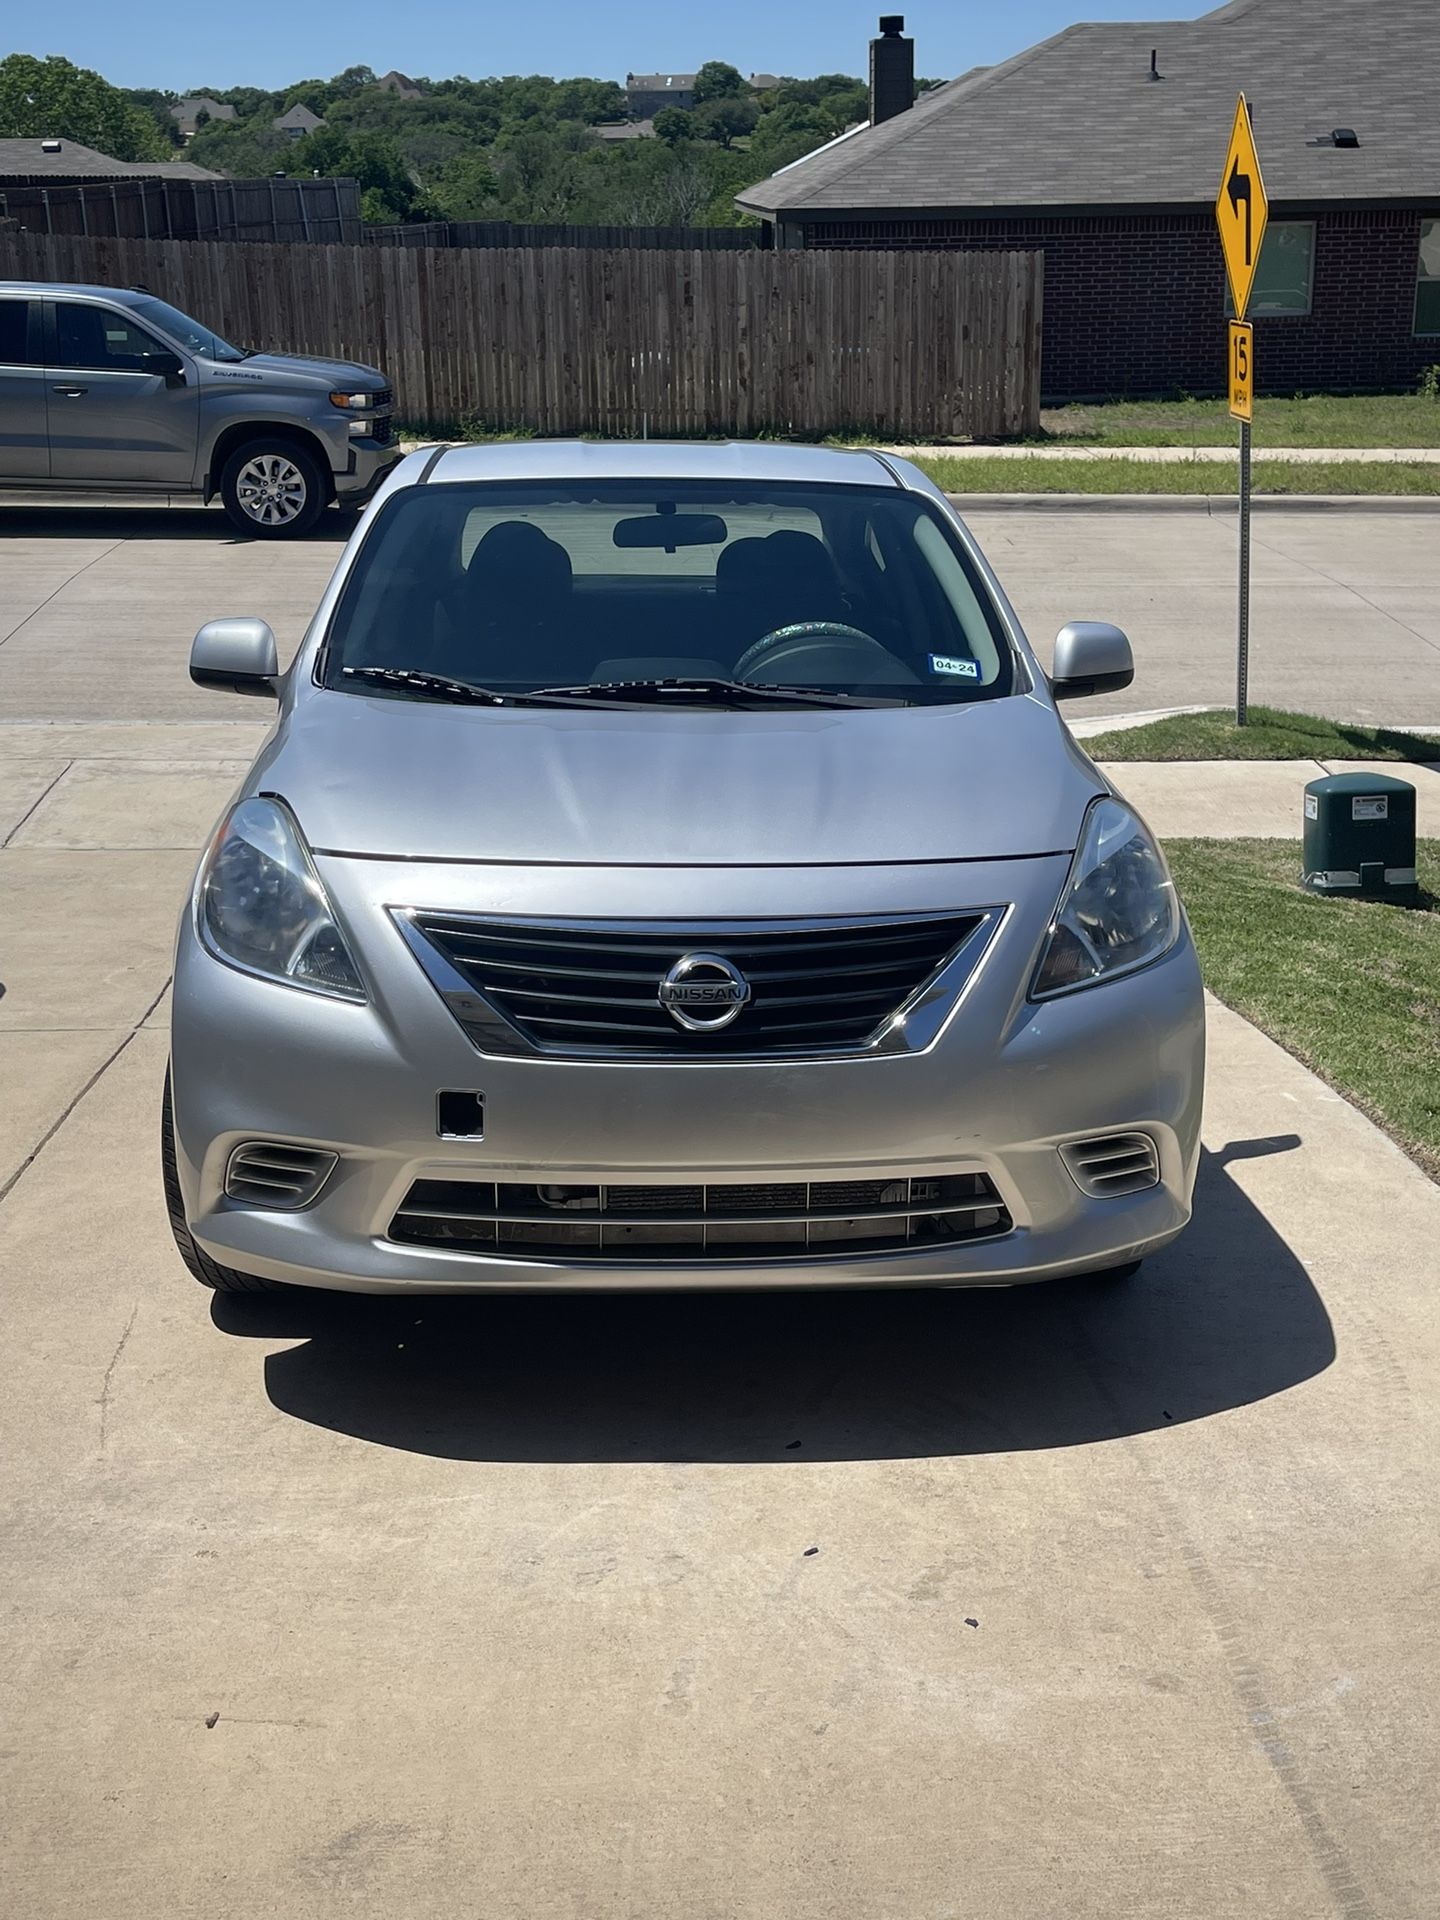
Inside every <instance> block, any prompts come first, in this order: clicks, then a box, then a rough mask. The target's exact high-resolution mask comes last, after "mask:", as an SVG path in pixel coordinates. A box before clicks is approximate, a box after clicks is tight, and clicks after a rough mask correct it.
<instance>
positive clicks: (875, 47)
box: [870, 13, 915, 127]
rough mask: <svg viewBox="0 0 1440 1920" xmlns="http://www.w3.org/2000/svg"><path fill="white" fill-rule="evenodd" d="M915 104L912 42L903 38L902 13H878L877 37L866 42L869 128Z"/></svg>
mask: <svg viewBox="0 0 1440 1920" xmlns="http://www.w3.org/2000/svg"><path fill="white" fill-rule="evenodd" d="M914 104H915V42H914V41H913V40H907V39H906V38H905V16H904V14H903V13H882V14H881V16H880V37H879V39H878V40H872V41H871V42H870V124H871V126H872V127H878V126H879V125H880V124H881V122H882V121H884V120H893V119H894V118H895V116H896V114H897V113H904V112H906V111H907V110H908V109H909V108H910V107H912V106H913V105H914Z"/></svg>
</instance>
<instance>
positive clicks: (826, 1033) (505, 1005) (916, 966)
mask: <svg viewBox="0 0 1440 1920" xmlns="http://www.w3.org/2000/svg"><path fill="white" fill-rule="evenodd" d="M1007 911H1008V909H1006V908H1005V907H1002V906H992V907H976V908H970V909H966V910H963V911H953V912H949V913H923V914H913V913H912V914H867V915H863V916H836V917H835V918H833V919H832V918H824V919H806V920H787V919H771V920H760V921H739V920H734V921H709V922H668V921H650V920H588V921H579V920H563V919H550V918H534V919H518V918H515V919H512V918H510V917H508V916H504V915H491V914H465V913H442V912H439V911H431V910H428V909H422V908H408V907H392V908H391V909H390V912H391V916H392V918H393V920H394V922H395V924H396V926H397V928H398V929H399V931H400V934H401V936H402V937H403V938H404V940H405V941H406V944H407V945H408V946H409V948H410V950H411V952H412V953H413V954H414V956H415V958H416V959H417V960H418V961H419V963H420V965H421V966H422V967H423V968H424V970H425V972H426V974H427V975H428V977H429V979H430V981H431V984H432V985H433V986H434V987H435V989H436V991H437V992H438V993H439V994H440V996H441V998H442V999H443V1000H444V1001H445V1003H446V1005H447V1006H448V1007H449V1009H450V1011H451V1013H452V1014H453V1015H454V1016H455V1018H456V1019H457V1020H458V1021H459V1023H460V1025H461V1026H462V1027H463V1028H464V1029H465V1031H466V1033H467V1034H468V1035H469V1036H470V1038H471V1040H472V1041H473V1042H474V1044H475V1045H476V1046H477V1047H478V1048H479V1049H480V1051H481V1052H483V1053H500V1054H530V1055H537V1056H541V1057H545V1056H549V1057H552V1058H562V1059H597V1058H599V1059H622V1060H624V1059H643V1060H673V1061H684V1062H687V1063H691V1064H694V1063H696V1062H701V1061H725V1062H730V1061H735V1062H743V1061H745V1060H747V1059H749V1060H773V1059H776V1058H791V1059H810V1058H816V1057H833V1056H835V1055H856V1054H866V1053H881V1054H883V1053H911V1052H916V1051H918V1050H920V1049H922V1048H924V1047H928V1046H929V1045H930V1044H931V1043H932V1042H933V1041H934V1039H935V1038H936V1036H937V1034H938V1033H939V1031H940V1028H941V1027H942V1026H943V1025H944V1023H945V1021H946V1020H947V1019H948V1018H949V1016H950V1013H951V1012H952V1010H953V1008H954V1007H955V1005H956V1003H957V1002H958V1000H959V999H960V997H961V995H962V994H963V993H964V992H965V990H966V988H967V987H968V985H969V983H970V981H971V979H972V978H973V976H974V975H975V973H976V972H977V971H978V969H979V966H980V964H981V962H982V961H983V959H984V957H985V955H986V953H987V952H988V951H989V949H990V946H991V944H992V942H993V940H994V936H995V934H996V933H997V931H998V930H999V928H1000V926H1001V925H1002V924H1003V922H1004V919H1005V916H1006V913H1007ZM697 950H699V951H703V952H706V953H719V954H723V955H725V956H726V957H727V958H729V959H731V960H732V961H733V962H734V964H735V965H736V966H738V967H739V968H740V970H741V972H742V973H743V974H744V976H745V978H746V980H747V981H748V982H749V983H750V985H751V988H752V993H751V998H750V1001H749V1002H748V1003H747V1005H746V1006H745V1008H744V1009H743V1011H742V1013H741V1014H740V1016H739V1017H738V1018H736V1019H735V1021H734V1023H733V1025H730V1026H727V1027H726V1028H725V1029H724V1030H723V1031H721V1030H717V1031H715V1032H713V1033H703V1032H702V1033H699V1034H695V1033H687V1032H682V1031H681V1030H679V1028H677V1027H676V1026H675V1024H674V1022H673V1021H671V1019H670V1018H669V1016H668V1015H667V1014H666V1012H665V1010H664V1008H663V1007H662V1006H661V1005H660V1003H659V998H658V994H659V986H660V982H661V980H662V979H663V978H664V975H665V973H666V970H667V968H668V967H670V966H671V965H672V964H673V963H674V962H675V961H676V960H678V959H679V958H680V957H681V956H682V955H685V954H686V953H689V952H693V951H697ZM647 962H648V964H647ZM587 983H588V991H587ZM837 983H840V984H838V985H837ZM787 987H788V988H789V989H790V990H789V991H788V992H786V991H781V989H783V988H787ZM776 1015H779V1016H781V1017H779V1018H777V1017H775V1016H776ZM626 1016H629V1017H626Z"/></svg>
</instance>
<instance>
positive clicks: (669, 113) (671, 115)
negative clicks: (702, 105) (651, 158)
mask: <svg viewBox="0 0 1440 1920" xmlns="http://www.w3.org/2000/svg"><path fill="white" fill-rule="evenodd" d="M652 124H653V125H654V128H655V138H656V139H657V140H663V141H664V142H665V144H666V146H667V147H676V146H678V145H679V144H680V142H681V141H682V140H693V139H694V138H695V117H694V115H693V114H690V113H687V112H686V111H685V109H684V107H662V108H661V109H660V111H659V113H657V114H656V116H655V119H654V122H653V123H652Z"/></svg>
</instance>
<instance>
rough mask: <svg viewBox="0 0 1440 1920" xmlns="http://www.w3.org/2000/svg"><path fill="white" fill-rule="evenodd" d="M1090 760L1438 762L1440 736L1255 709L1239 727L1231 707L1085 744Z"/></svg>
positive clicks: (1121, 730)
mask: <svg viewBox="0 0 1440 1920" xmlns="http://www.w3.org/2000/svg"><path fill="white" fill-rule="evenodd" d="M1084 747H1085V751H1086V752H1087V753H1088V754H1089V755H1090V758H1091V759H1092V760H1395V761H1409V762H1412V763H1416V762H1418V763H1421V764H1423V763H1424V762H1426V761H1430V762H1435V763H1440V735H1433V736H1431V737H1430V738H1428V739H1427V738H1426V737H1425V735H1424V734H1419V733H1402V732H1400V731H1399V730H1397V729H1395V728H1393V727H1364V726H1358V725H1352V724H1351V723H1349V722H1347V721H1343V720H1324V719H1321V718H1320V716H1319V715H1317V714H1313V713H1285V712H1283V711H1281V710H1280V709H1279V708H1276V707H1251V708H1250V714H1249V724H1248V726H1244V727H1237V726H1236V724H1235V715H1234V714H1233V713H1232V712H1230V711H1229V710H1228V709H1224V710H1221V711H1218V712H1212V713H1176V714H1170V715H1169V716H1167V718H1165V719H1164V720H1151V721H1148V722H1147V723H1146V725H1144V726H1143V727H1121V728H1119V729H1117V730H1116V731H1115V732H1114V733H1100V734H1095V735H1094V736H1093V737H1091V738H1090V739H1088V740H1086V741H1085V742H1084Z"/></svg>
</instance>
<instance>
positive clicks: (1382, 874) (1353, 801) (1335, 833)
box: [1301, 773, 1416, 906]
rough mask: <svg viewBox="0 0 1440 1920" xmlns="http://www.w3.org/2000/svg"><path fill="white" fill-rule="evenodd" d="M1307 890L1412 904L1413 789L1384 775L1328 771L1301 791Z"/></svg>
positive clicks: (1413, 888)
mask: <svg viewBox="0 0 1440 1920" xmlns="http://www.w3.org/2000/svg"><path fill="white" fill-rule="evenodd" d="M1301 884H1302V885H1303V886H1305V887H1308V888H1309V890H1310V892H1311V893H1330V894H1338V895H1340V896H1341V897H1342V898H1349V899H1364V900H1393V901H1395V902H1396V903H1397V905H1400V906H1412V905H1413V904H1414V902H1415V899H1416V883H1415V789H1414V787H1412V786H1411V785H1410V784H1409V783H1408V782H1407V781H1404V780H1392V779H1391V778H1390V776H1389V775H1388V774H1384V773H1331V774H1327V775H1326V776H1325V778H1324V779H1323V780H1312V781H1311V782H1310V784H1309V786H1308V787H1306V789H1305V870H1304V872H1303V873H1302V875H1301Z"/></svg>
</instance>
